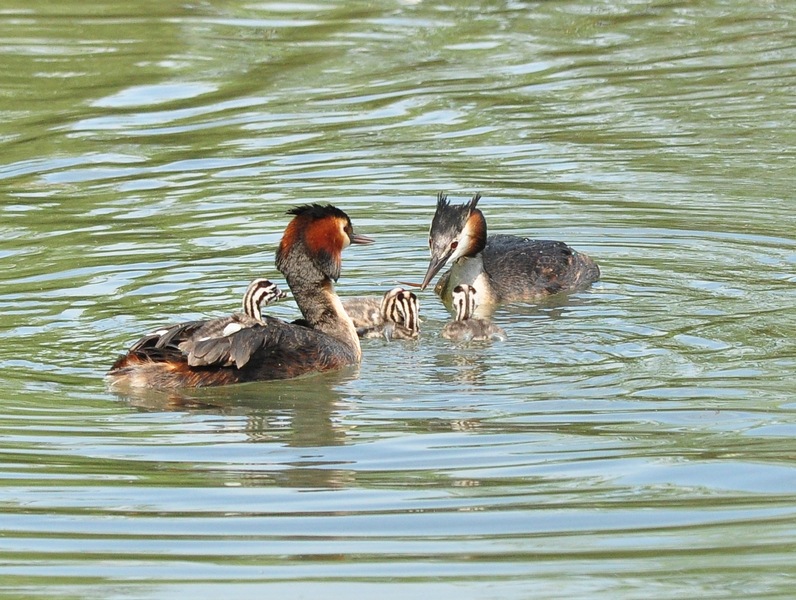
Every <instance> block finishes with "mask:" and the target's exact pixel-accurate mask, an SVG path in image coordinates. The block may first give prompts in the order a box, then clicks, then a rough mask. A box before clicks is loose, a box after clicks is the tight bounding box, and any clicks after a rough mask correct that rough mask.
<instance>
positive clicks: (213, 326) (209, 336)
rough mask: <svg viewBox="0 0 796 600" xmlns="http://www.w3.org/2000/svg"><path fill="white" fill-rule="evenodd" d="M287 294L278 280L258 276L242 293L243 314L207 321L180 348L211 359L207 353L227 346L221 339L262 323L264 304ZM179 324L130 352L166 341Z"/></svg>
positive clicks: (145, 339) (131, 349)
mask: <svg viewBox="0 0 796 600" xmlns="http://www.w3.org/2000/svg"><path fill="white" fill-rule="evenodd" d="M285 296H287V294H286V293H285V292H283V291H282V290H280V289H279V287H278V286H277V285H276V284H275V283H271V282H270V281H269V280H268V279H262V278H260V279H255V280H254V281H252V282H251V283H250V284H249V287H248V288H246V292H245V293H244V294H243V313H233V314H232V315H230V316H229V317H221V318H219V319H212V320H210V321H204V322H203V323H204V324H203V325H201V327H199V328H198V329H196V330H195V331H194V332H193V333H192V334H191V336H190V337H189V338H188V339H186V340H184V341H182V342H180V343H179V349H180V350H182V351H183V352H184V353H186V354H188V355H194V356H202V357H203V359H204V360H205V361H207V360H209V358H210V357H209V356H207V355H206V353H208V352H221V351H222V350H223V349H224V347H225V345H224V343H223V342H221V343H219V341H218V340H219V338H224V337H226V336H229V335H232V334H233V333H235V332H237V331H240V330H241V329H244V328H246V327H255V326H257V325H263V324H264V321H263V314H262V308H261V307H262V306H263V305H268V304H271V303H273V302H276V301H277V300H280V299H281V298H284V297H285ZM179 327H180V325H176V326H173V327H170V328H165V329H159V330H157V331H155V332H154V333H152V334H150V335H147V336H144V337H143V338H141V339H140V340H139V341H138V342H137V343H136V344H134V345H133V347H132V348H130V352H132V351H134V350H137V349H138V348H139V347H146V346H147V345H148V344H151V343H152V342H154V343H155V344H156V345H157V344H161V345H162V344H164V343H168V342H169V338H167V337H166V336H167V335H170V334H176V333H178V332H179Z"/></svg>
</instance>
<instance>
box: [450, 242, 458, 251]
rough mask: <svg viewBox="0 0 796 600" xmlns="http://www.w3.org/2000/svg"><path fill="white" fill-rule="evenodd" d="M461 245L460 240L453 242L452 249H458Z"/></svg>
mask: <svg viewBox="0 0 796 600" xmlns="http://www.w3.org/2000/svg"><path fill="white" fill-rule="evenodd" d="M458 247H459V242H451V250H456V248H458Z"/></svg>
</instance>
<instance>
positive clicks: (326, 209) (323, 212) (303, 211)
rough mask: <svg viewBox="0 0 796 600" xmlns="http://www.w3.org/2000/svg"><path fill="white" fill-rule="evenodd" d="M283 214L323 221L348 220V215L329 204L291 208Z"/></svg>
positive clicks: (303, 205)
mask: <svg viewBox="0 0 796 600" xmlns="http://www.w3.org/2000/svg"><path fill="white" fill-rule="evenodd" d="M285 214H287V215H293V216H295V217H305V216H306V217H308V218H310V219H323V218H324V217H339V218H341V219H345V220H346V221H347V220H349V219H348V215H347V214H345V213H344V212H343V211H342V210H340V209H339V208H337V207H336V206H332V205H331V204H327V205H326V206H324V205H323V204H317V203H313V204H302V205H301V206H296V207H295V208H291V209H290V210H288V211H287V212H286V213H285Z"/></svg>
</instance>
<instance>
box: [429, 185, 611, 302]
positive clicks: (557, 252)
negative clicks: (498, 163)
mask: <svg viewBox="0 0 796 600" xmlns="http://www.w3.org/2000/svg"><path fill="white" fill-rule="evenodd" d="M480 199H481V194H475V195H474V196H473V198H472V200H470V201H469V202H466V203H465V204H461V205H452V204H450V202H448V197H447V196H446V195H445V194H443V193H442V192H440V193H439V195H438V196H437V210H436V212H435V213H434V218H433V219H432V221H431V229H430V231H429V238H428V245H429V249H430V251H431V260H430V262H429V265H428V271H427V272H426V276H425V277H424V278H423V283H422V284H421V285H420V289H425V288H426V286H428V284H429V283H430V282H431V280H432V279H433V278H434V276H435V275H436V274H437V273H438V272H439V271H440V270H441V269H442V267H444V266H445V265H446V264H448V263H451V268H450V269H449V270H448V271H447V272H446V273H445V274H444V275H443V276H442V277H441V278H440V280H439V282H438V283H437V285H436V287H435V288H434V291H435V292H436V293H437V295H439V296H440V297H441V298H442V299H443V301H444V302H446V303H448V304H449V303H450V302H451V297H452V294H453V290H454V288H455V287H456V286H457V285H460V284H468V285H472V286H474V287H476V288H477V289H478V290H479V294H480V305H481V306H485V307H490V306H494V305H496V304H501V303H505V302H517V301H529V300H538V299H540V298H543V297H545V296H550V295H552V294H557V293H559V292H572V291H575V290H579V289H582V288H585V287H587V286H588V285H589V284H591V283H593V282H594V281H597V279H599V277H600V269H599V267H598V266H597V264H596V263H595V262H594V261H593V260H592V259H591V258H590V257H589V256H587V255H586V254H583V253H582V252H576V251H575V250H573V249H572V248H570V247H569V246H567V245H566V244H565V243H563V242H555V241H550V240H532V239H529V238H522V237H518V236H515V235H492V236H490V237H489V238H487V235H486V219H485V218H484V214H483V213H482V212H481V211H480V210H479V209H478V208H476V206H477V204H478V201H479V200H480Z"/></svg>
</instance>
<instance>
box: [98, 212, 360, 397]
mask: <svg viewBox="0 0 796 600" xmlns="http://www.w3.org/2000/svg"><path fill="white" fill-rule="evenodd" d="M287 214H290V215H293V219H292V220H291V221H290V223H289V224H288V226H287V228H286V229H285V232H284V235H283V236H282V240H281V242H280V243H279V248H278V250H277V252H276V268H277V269H278V270H279V271H280V272H281V273H282V274H283V275H284V276H285V279H286V280H287V284H288V287H290V290H291V292H292V293H293V297H294V298H295V300H296V304H298V307H299V309H300V310H301V313H302V315H303V316H304V319H303V323H304V325H300V324H293V323H286V322H284V321H281V320H279V319H275V318H273V317H268V316H264V317H263V316H261V322H260V323H254V324H251V325H249V326H244V325H243V324H241V326H240V328H237V327H231V328H230V329H228V330H227V334H226V335H221V336H218V337H216V336H210V337H207V336H204V335H201V334H200V332H201V330H202V328H203V327H204V326H205V325H208V323H212V321H210V322H208V321H191V322H188V323H181V324H178V325H173V326H171V327H168V328H165V329H163V330H160V331H158V332H156V333H154V334H150V335H148V336H145V337H144V338H142V339H141V340H139V341H138V342H136V343H135V344H133V346H132V347H131V348H130V350H129V351H128V352H127V354H125V355H123V356H121V357H120V358H119V359H118V360H117V361H116V362H115V363H114V365H113V366H112V367H111V369H110V371H109V372H108V378H109V380H110V382H111V385H112V386H114V387H123V386H130V387H155V388H178V387H198V386H208V385H225V384H230V383H240V382H245V381H256V380H269V379H290V378H293V377H298V376H300V375H305V374H308V373H313V372H320V371H329V370H333V369H339V368H342V367H344V366H346V365H351V364H356V363H358V362H359V361H360V360H361V358H362V351H361V349H360V346H359V338H358V337H357V333H356V329H355V328H354V324H353V323H352V322H351V319H350V318H349V317H348V315H347V314H346V312H345V310H343V306H342V304H341V303H340V299H339V298H338V296H337V294H336V293H335V291H334V285H333V283H332V282H333V281H337V279H338V277H339V276H340V268H341V253H342V250H343V249H344V248H346V247H347V246H348V245H349V244H371V243H373V240H372V239H370V238H368V237H365V236H362V235H357V234H355V233H354V230H353V227H352V225H351V220H350V219H349V218H348V215H346V214H345V213H344V212H343V211H342V210H340V209H338V208H335V207H334V206H332V205H330V204H329V205H326V206H321V205H320V204H308V205H304V206H299V207H297V208H294V209H291V210H289V211H288V213H287ZM305 325H306V326H305ZM226 327H229V325H227V326H225V328H224V329H226ZM224 329H222V331H221V333H222V334H223V333H224ZM233 329H234V331H233ZM197 334H199V335H197Z"/></svg>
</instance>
